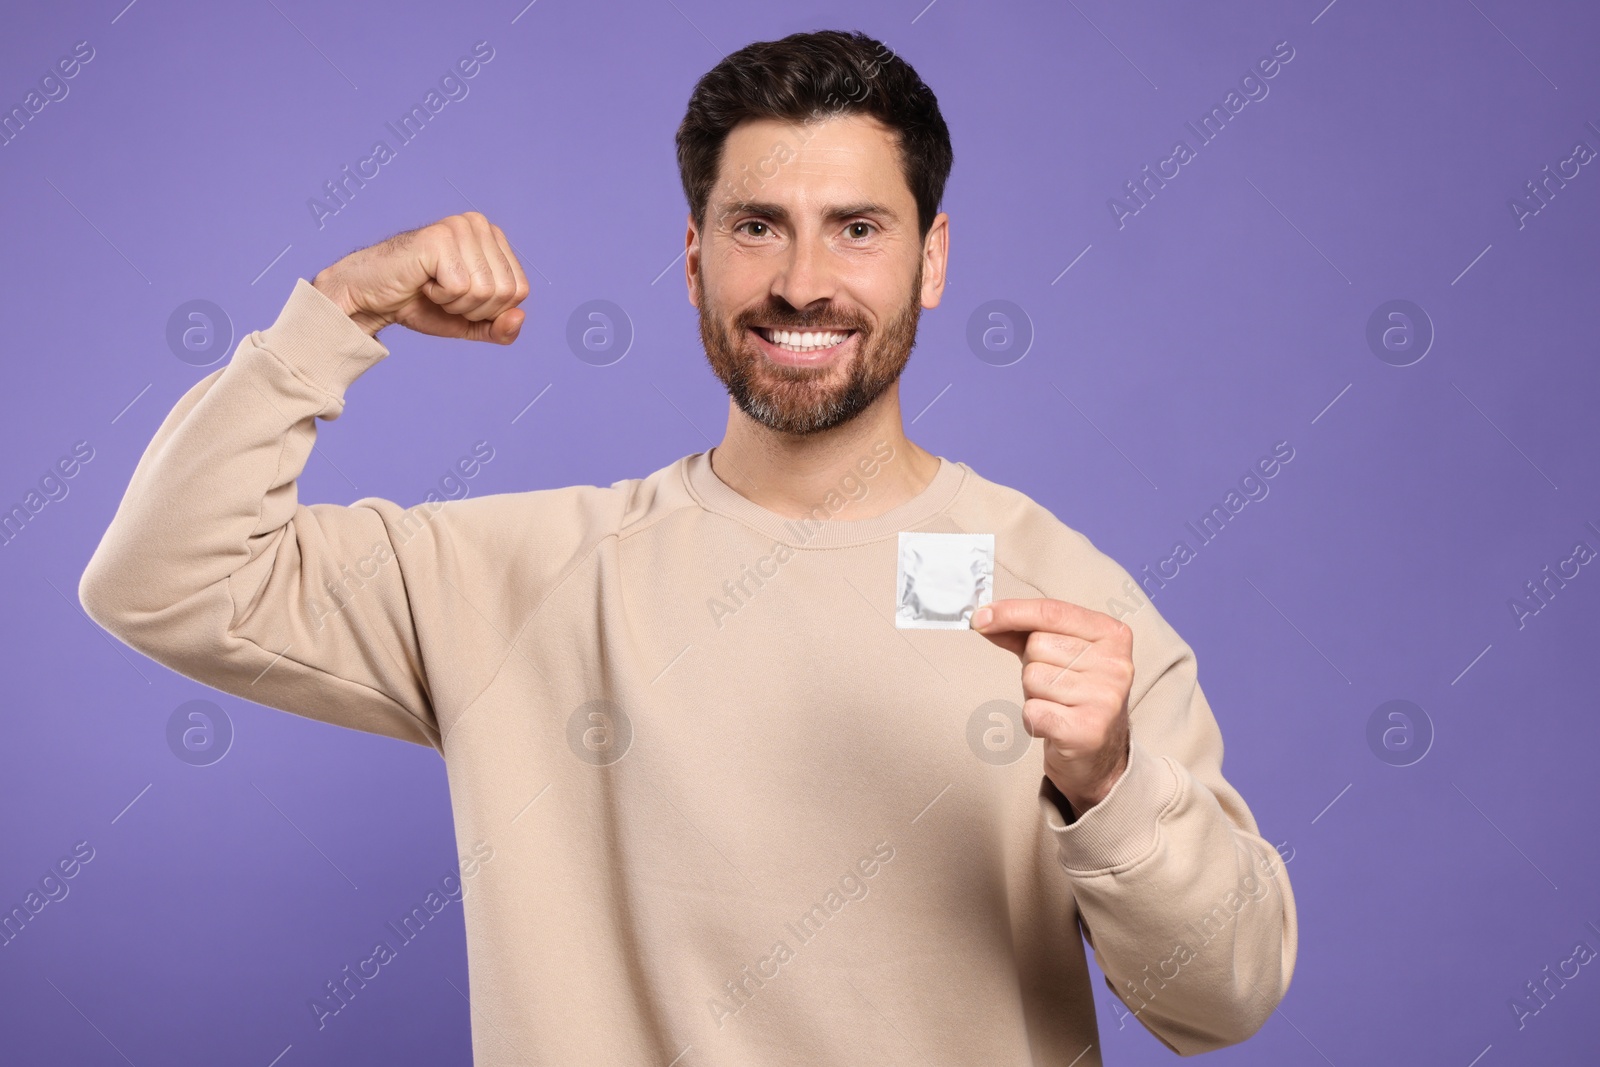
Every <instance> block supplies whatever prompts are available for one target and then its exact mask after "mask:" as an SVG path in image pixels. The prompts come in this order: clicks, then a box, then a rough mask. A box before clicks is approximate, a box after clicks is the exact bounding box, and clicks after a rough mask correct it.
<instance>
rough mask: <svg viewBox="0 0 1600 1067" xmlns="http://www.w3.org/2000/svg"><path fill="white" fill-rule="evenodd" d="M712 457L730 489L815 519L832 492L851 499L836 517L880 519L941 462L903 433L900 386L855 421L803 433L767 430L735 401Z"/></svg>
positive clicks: (769, 506)
mask: <svg viewBox="0 0 1600 1067" xmlns="http://www.w3.org/2000/svg"><path fill="white" fill-rule="evenodd" d="M891 450H892V453H891ZM886 455H887V456H889V458H888V459H884V457H885V456H886ZM710 459H711V469H712V471H713V472H714V473H715V474H716V476H717V477H718V478H719V479H721V480H722V481H723V482H724V483H725V484H726V485H727V486H728V487H729V488H730V489H733V490H734V491H735V492H737V493H738V494H739V495H740V496H742V497H744V498H745V499H747V500H749V501H751V502H752V503H755V504H759V505H761V506H762V507H764V508H766V509H767V510H768V511H771V512H774V513H776V514H778V515H782V516H783V517H785V518H802V517H804V516H807V515H809V514H811V512H812V510H813V509H814V508H815V507H816V506H817V505H818V504H820V503H822V502H823V501H824V500H826V499H827V498H828V496H829V494H834V495H835V496H836V497H839V498H844V499H845V501H846V502H845V504H844V506H843V507H841V508H839V509H838V510H837V511H836V513H835V514H834V516H833V517H834V518H835V519H840V520H846V521H848V520H856V519H871V518H876V517H877V516H879V515H882V514H884V513H885V512H887V511H890V510H892V509H894V508H896V507H899V506H900V505H901V504H903V503H905V502H906V501H907V500H910V499H911V498H912V497H914V496H916V495H917V494H918V493H920V492H922V490H923V489H925V488H927V486H928V483H929V482H931V481H932V480H933V476H934V475H935V474H937V473H938V471H939V457H937V456H935V455H933V454H932V453H930V452H927V451H925V450H924V449H922V448H920V447H918V446H917V445H916V444H915V443H914V442H912V441H911V440H910V439H909V438H908V437H906V435H905V432H904V430H903V429H902V428H901V421H900V383H899V382H895V383H894V384H893V385H892V386H890V387H889V388H888V389H886V390H884V392H883V395H882V396H880V397H879V398H878V399H877V401H876V402H875V403H873V405H872V406H871V407H869V408H868V409H867V410H865V411H863V412H861V413H860V414H859V415H857V416H856V417H855V418H853V419H851V420H850V421H849V422H846V423H844V424H842V425H839V426H835V427H833V428H832V429H830V430H824V431H822V432H820V433H814V434H804V435H799V436H796V435H793V434H784V433H777V432H775V431H773V430H770V429H768V428H767V427H765V426H763V425H761V424H760V423H758V422H756V421H755V420H754V419H752V418H750V417H749V416H748V415H746V414H745V413H744V412H743V411H741V410H739V406H738V405H737V404H735V403H734V402H733V400H732V399H731V398H730V399H729V400H728V429H727V432H726V433H725V434H724V435H723V438H722V443H721V444H719V445H717V446H716V447H715V448H713V449H712V451H711V457H710ZM869 471H870V472H872V473H870V474H869V473H867V472H869ZM862 487H865V492H863V491H862Z"/></svg>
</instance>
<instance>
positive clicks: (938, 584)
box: [894, 530, 994, 630]
mask: <svg viewBox="0 0 1600 1067" xmlns="http://www.w3.org/2000/svg"><path fill="white" fill-rule="evenodd" d="M993 596H994V534H968V533H921V532H908V531H905V530H902V531H901V532H900V554H899V561H898V563H897V565H896V567H895V613H894V624H895V626H896V627H898V628H900V629H902V630H911V629H922V630H969V629H971V628H972V613H973V612H975V611H977V610H978V608H979V607H981V606H983V605H984V604H987V603H989V602H990V600H991V599H992V598H993Z"/></svg>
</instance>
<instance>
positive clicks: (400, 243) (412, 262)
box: [311, 211, 528, 345]
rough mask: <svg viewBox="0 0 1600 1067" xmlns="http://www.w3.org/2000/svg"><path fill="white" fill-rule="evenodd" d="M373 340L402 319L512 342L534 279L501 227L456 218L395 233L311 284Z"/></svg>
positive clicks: (476, 217) (420, 327)
mask: <svg viewBox="0 0 1600 1067" xmlns="http://www.w3.org/2000/svg"><path fill="white" fill-rule="evenodd" d="M311 284H312V285H314V286H315V287H316V288H317V290H318V291H319V292H321V293H322V294H323V295H324V296H326V297H327V298H328V299H330V300H332V301H333V302H334V303H335V304H338V305H339V307H340V308H341V309H343V311H344V312H345V314H347V315H349V316H350V318H351V320H352V321H354V322H355V324H356V325H358V326H360V327H361V328H362V329H363V330H365V331H367V333H368V334H369V335H370V336H372V337H377V336H378V331H379V330H381V329H383V328H384V327H385V326H389V325H391V324H393V323H396V322H398V323H399V324H400V325H402V326H404V327H405V328H406V329H408V330H416V331H417V332H418V333H426V334H432V335H433V336H435V337H464V338H466V339H467V340H469V341H493V342H495V343H496V344H503V345H508V344H510V343H511V342H512V341H515V340H516V339H517V334H518V333H519V332H520V331H521V329H522V322H523V320H524V319H525V318H527V312H525V311H522V310H521V309H520V308H518V307H517V305H518V304H520V303H522V301H524V300H525V299H527V297H528V279H527V277H526V276H525V275H524V274H523V273H522V265H521V264H519V263H518V262H517V257H516V256H515V255H513V254H512V251H511V242H509V241H507V240H506V235H505V234H504V233H502V232H501V230H500V227H498V226H496V225H494V223H492V222H490V221H489V220H488V219H486V218H484V216H483V215H482V214H480V213H479V212H476V211H468V212H466V213H465V214H461V215H451V216H449V217H448V218H443V219H440V220H439V221H438V222H435V223H433V224H432V225H429V226H423V227H421V228H420V229H415V230H407V231H406V232H404V233H397V234H395V235H394V236H393V237H390V238H389V239H388V240H385V241H380V242H378V243H377V244H375V245H372V246H371V247H370V248H363V249H361V250H359V251H356V252H352V253H350V254H349V255H348V256H345V257H344V258H343V259H341V260H339V262H337V263H335V264H333V265H332V266H330V267H326V268H324V269H323V270H322V271H321V272H319V273H318V274H317V276H316V277H315V278H314V279H312V282H311Z"/></svg>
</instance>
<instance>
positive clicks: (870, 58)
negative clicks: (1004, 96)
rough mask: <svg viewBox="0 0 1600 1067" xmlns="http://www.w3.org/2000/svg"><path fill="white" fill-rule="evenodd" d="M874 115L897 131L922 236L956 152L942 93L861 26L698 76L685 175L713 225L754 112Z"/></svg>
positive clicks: (701, 224)
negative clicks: (733, 139) (714, 204)
mask: <svg viewBox="0 0 1600 1067" xmlns="http://www.w3.org/2000/svg"><path fill="white" fill-rule="evenodd" d="M838 114H863V115H870V116H872V117H874V118H876V119H878V120H879V121H880V122H882V123H883V124H884V125H885V126H887V127H889V128H890V130H892V131H894V132H895V134H896V135H897V142H896V147H897V150H898V155H899V158H900V168H901V172H902V174H903V175H904V177H905V180H906V184H907V185H908V186H909V187H910V189H911V194H912V196H913V197H915V199H916V202H917V233H918V236H919V237H924V238H925V237H927V235H928V229H929V227H931V226H932V225H933V217H934V216H935V215H937V214H938V213H939V201H940V198H941V197H943V195H944V185H945V181H946V179H948V178H949V177H950V165H951V163H952V162H953V159H954V155H953V153H952V151H951V148H950V131H949V129H948V128H947V127H946V126H945V123H944V116H943V115H941V114H940V113H939V101H938V100H937V99H935V97H934V95H933V90H932V89H929V88H928V87H927V85H925V84H923V81H922V79H921V78H919V77H918V76H917V72H916V71H915V70H913V69H912V68H911V65H910V64H909V63H907V62H906V61H905V60H903V59H901V58H900V57H899V56H897V55H895V54H894V52H893V51H891V50H890V49H889V48H887V47H886V46H885V45H883V44H882V43H881V42H879V41H876V40H874V39H873V38H871V37H868V36H867V35H866V34H864V33H861V32H859V31H852V32H850V33H846V32H844V31H842V30H818V31H816V32H814V33H791V34H790V35H789V36H787V37H785V38H783V39H782V40H778V41H757V42H755V43H754V44H749V45H746V46H745V47H743V48H741V49H739V50H738V51H737V52H734V53H733V54H732V55H730V56H727V57H726V58H725V59H723V61H722V62H721V63H718V64H717V65H716V66H715V67H712V68H711V69H710V70H709V71H707V72H706V74H705V75H704V76H703V77H702V78H701V79H700V80H699V81H698V82H697V83H695V87H694V92H693V93H692V94H691V95H690V97H689V109H688V111H687V112H686V113H685V114H684V116H683V122H682V123H680V124H679V126H678V134H677V145H678V174H679V176H680V178H681V179H682V181H683V192H684V196H686V197H687V198H688V200H689V211H690V213H691V214H692V215H693V216H694V221H695V226H696V227H698V228H700V229H702V230H703V229H704V228H705V221H706V206H707V204H708V202H709V201H710V198H711V190H712V187H713V186H714V185H715V184H716V181H717V169H718V166H719V165H720V163H721V159H722V146H723V143H724V142H725V141H726V140H727V139H728V134H729V133H730V132H731V131H732V130H733V128H734V127H735V126H737V125H738V124H739V123H741V122H743V121H745V120H747V119H764V118H765V119H780V120H788V121H795V122H804V121H808V120H809V121H820V120H822V119H826V118H829V117H831V116H833V115H838Z"/></svg>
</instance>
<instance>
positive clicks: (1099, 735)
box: [972, 597, 1133, 816]
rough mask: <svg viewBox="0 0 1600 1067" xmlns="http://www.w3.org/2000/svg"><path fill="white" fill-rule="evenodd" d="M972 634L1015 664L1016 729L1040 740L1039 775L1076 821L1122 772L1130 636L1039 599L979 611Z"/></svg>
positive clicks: (1105, 618) (1097, 617) (1104, 619)
mask: <svg viewBox="0 0 1600 1067" xmlns="http://www.w3.org/2000/svg"><path fill="white" fill-rule="evenodd" d="M985 612H989V613H990V614H989V616H988V617H987V618H985ZM972 628H973V629H974V630H977V631H978V632H979V633H981V634H983V636H984V637H987V638H988V639H989V640H991V641H993V642H994V643H995V644H997V645H999V646H1000V647H1001V648H1005V649H1009V650H1011V651H1012V652H1015V653H1016V654H1017V656H1018V657H1019V658H1020V659H1021V660H1022V693H1023V697H1024V700H1023V703H1022V722H1023V726H1024V727H1025V728H1026V729H1027V731H1028V734H1029V735H1030V736H1032V737H1042V738H1044V772H1045V774H1046V775H1047V776H1048V777H1049V779H1050V780H1051V781H1052V782H1054V783H1055V787H1056V788H1057V789H1059V790H1060V791H1061V795H1062V796H1064V797H1066V798H1067V802H1068V803H1069V804H1071V805H1072V810H1073V811H1074V812H1076V813H1077V814H1078V815H1080V816H1081V815H1082V814H1083V813H1084V812H1085V811H1087V810H1088V809H1089V808H1090V807H1093V806H1094V805H1095V804H1098V803H1099V802H1100V801H1101V800H1102V799H1104V798H1105V795H1106V794H1107V793H1109V792H1110V791H1111V787H1112V786H1113V785H1115V784H1116V781H1117V779H1118V778H1120V777H1121V776H1122V772H1123V771H1124V770H1125V769H1126V768H1127V766H1128V741H1129V733H1128V692H1129V690H1130V689H1131V688H1132V686H1133V629H1132V628H1131V627H1130V626H1128V624H1127V623H1125V622H1123V621H1121V620H1120V619H1115V618H1112V617H1111V616H1110V615H1107V614H1105V613H1104V612H1101V611H1095V610H1093V609H1092V608H1085V607H1080V606H1079V605H1077V604H1069V603H1067V602H1066V601H1064V600H1051V599H1049V598H1046V597H1032V598H1012V599H1008V600H996V601H995V602H993V603H992V604H986V605H984V606H983V607H981V608H979V609H978V610H977V611H976V612H974V613H973V617H972Z"/></svg>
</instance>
